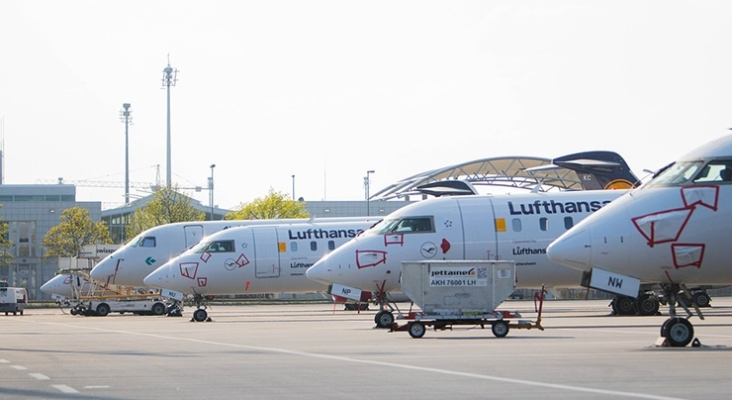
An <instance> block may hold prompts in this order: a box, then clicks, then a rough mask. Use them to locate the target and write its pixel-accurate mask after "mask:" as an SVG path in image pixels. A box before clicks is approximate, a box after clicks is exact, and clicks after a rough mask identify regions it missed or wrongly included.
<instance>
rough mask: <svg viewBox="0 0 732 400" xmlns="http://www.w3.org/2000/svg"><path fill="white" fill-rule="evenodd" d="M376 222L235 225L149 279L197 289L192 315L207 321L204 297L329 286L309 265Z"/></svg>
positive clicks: (166, 286) (165, 289)
mask: <svg viewBox="0 0 732 400" xmlns="http://www.w3.org/2000/svg"><path fill="white" fill-rule="evenodd" d="M373 224H374V221H373V220H368V219H361V220H354V221H349V222H342V221H341V222H330V221H326V220H325V219H322V220H319V221H314V222H309V223H281V224H277V225H257V226H245V227H238V228H230V229H227V230H223V231H220V232H217V233H214V234H212V235H210V236H207V237H205V238H204V239H203V240H202V241H201V242H200V243H198V244H197V245H195V246H194V247H193V248H191V249H189V250H187V251H185V252H184V253H183V254H181V255H179V256H177V257H175V258H173V259H171V260H170V261H168V262H167V263H165V264H164V265H162V266H161V267H159V268H157V269H156V270H155V271H153V272H152V273H150V275H148V276H147V277H146V278H145V279H144V284H145V285H147V286H150V287H156V288H160V289H161V293H163V294H168V293H171V291H173V292H180V293H181V295H175V296H173V298H176V297H177V298H178V299H180V298H182V294H193V295H194V299H195V301H196V305H197V309H196V311H194V313H193V319H192V320H193V321H199V322H200V321H205V320H207V317H208V314H207V312H206V309H205V307H203V308H202V302H203V298H205V297H207V296H213V295H220V294H261V293H279V292H287V293H313V292H318V291H325V289H327V286H326V285H324V284H322V283H320V282H316V281H313V280H311V279H308V278H307V277H306V276H305V271H306V270H307V268H309V267H310V266H312V265H313V264H314V263H315V261H317V260H318V259H319V258H321V257H322V256H323V255H325V254H327V253H328V252H330V251H332V250H334V249H335V248H336V247H338V246H340V245H342V244H343V243H345V242H347V241H349V240H351V239H352V238H354V237H356V236H357V235H358V234H359V233H361V232H363V231H364V230H365V229H367V228H368V227H370V226H372V225H373Z"/></svg>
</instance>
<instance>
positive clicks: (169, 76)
mask: <svg viewBox="0 0 732 400" xmlns="http://www.w3.org/2000/svg"><path fill="white" fill-rule="evenodd" d="M176 82H178V70H177V69H174V68H173V67H171V66H170V55H168V66H167V67H165V69H164V70H163V88H164V89H167V91H168V164H167V170H166V178H167V180H166V184H167V187H168V189H170V187H171V185H172V183H171V180H172V168H171V161H170V87H171V86H175V83H176Z"/></svg>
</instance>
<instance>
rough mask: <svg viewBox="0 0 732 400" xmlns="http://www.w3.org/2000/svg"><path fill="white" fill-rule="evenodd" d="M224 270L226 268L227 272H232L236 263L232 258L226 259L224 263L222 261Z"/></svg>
mask: <svg viewBox="0 0 732 400" xmlns="http://www.w3.org/2000/svg"><path fill="white" fill-rule="evenodd" d="M224 268H226V269H227V270H228V271H233V270H235V269H236V261H234V259H233V258H227V259H226V261H224Z"/></svg>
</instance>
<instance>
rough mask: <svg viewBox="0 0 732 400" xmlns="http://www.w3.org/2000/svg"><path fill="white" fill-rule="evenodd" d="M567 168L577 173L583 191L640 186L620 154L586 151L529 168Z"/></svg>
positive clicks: (531, 169)
mask: <svg viewBox="0 0 732 400" xmlns="http://www.w3.org/2000/svg"><path fill="white" fill-rule="evenodd" d="M559 168H565V169H569V170H572V171H575V172H576V173H577V175H578V177H579V181H580V184H581V185H582V189H583V190H600V189H631V188H634V187H637V186H638V185H639V184H640V179H638V177H636V176H635V174H633V172H631V171H630V167H629V166H628V164H627V163H626V162H625V160H624V159H623V157H621V156H620V154H618V153H615V152H612V151H586V152H581V153H574V154H568V155H566V156H562V157H558V158H555V159H553V160H552V163H551V164H549V165H542V166H540V167H533V168H527V169H526V170H527V171H531V172H539V171H550V170H556V169H559Z"/></svg>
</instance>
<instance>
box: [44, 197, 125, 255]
mask: <svg viewBox="0 0 732 400" xmlns="http://www.w3.org/2000/svg"><path fill="white" fill-rule="evenodd" d="M109 243H112V238H111V237H110V236H109V228H108V227H107V225H106V224H105V223H104V222H94V220H92V219H91V216H89V210H87V209H86V208H82V207H71V208H67V209H65V210H64V211H63V212H62V213H61V223H59V224H58V225H56V226H54V227H52V228H51V229H49V230H48V233H46V236H44V237H43V246H44V247H46V248H48V250H47V251H46V254H45V258H48V257H78V256H79V254H80V253H81V250H82V247H83V246H85V245H88V244H109Z"/></svg>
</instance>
